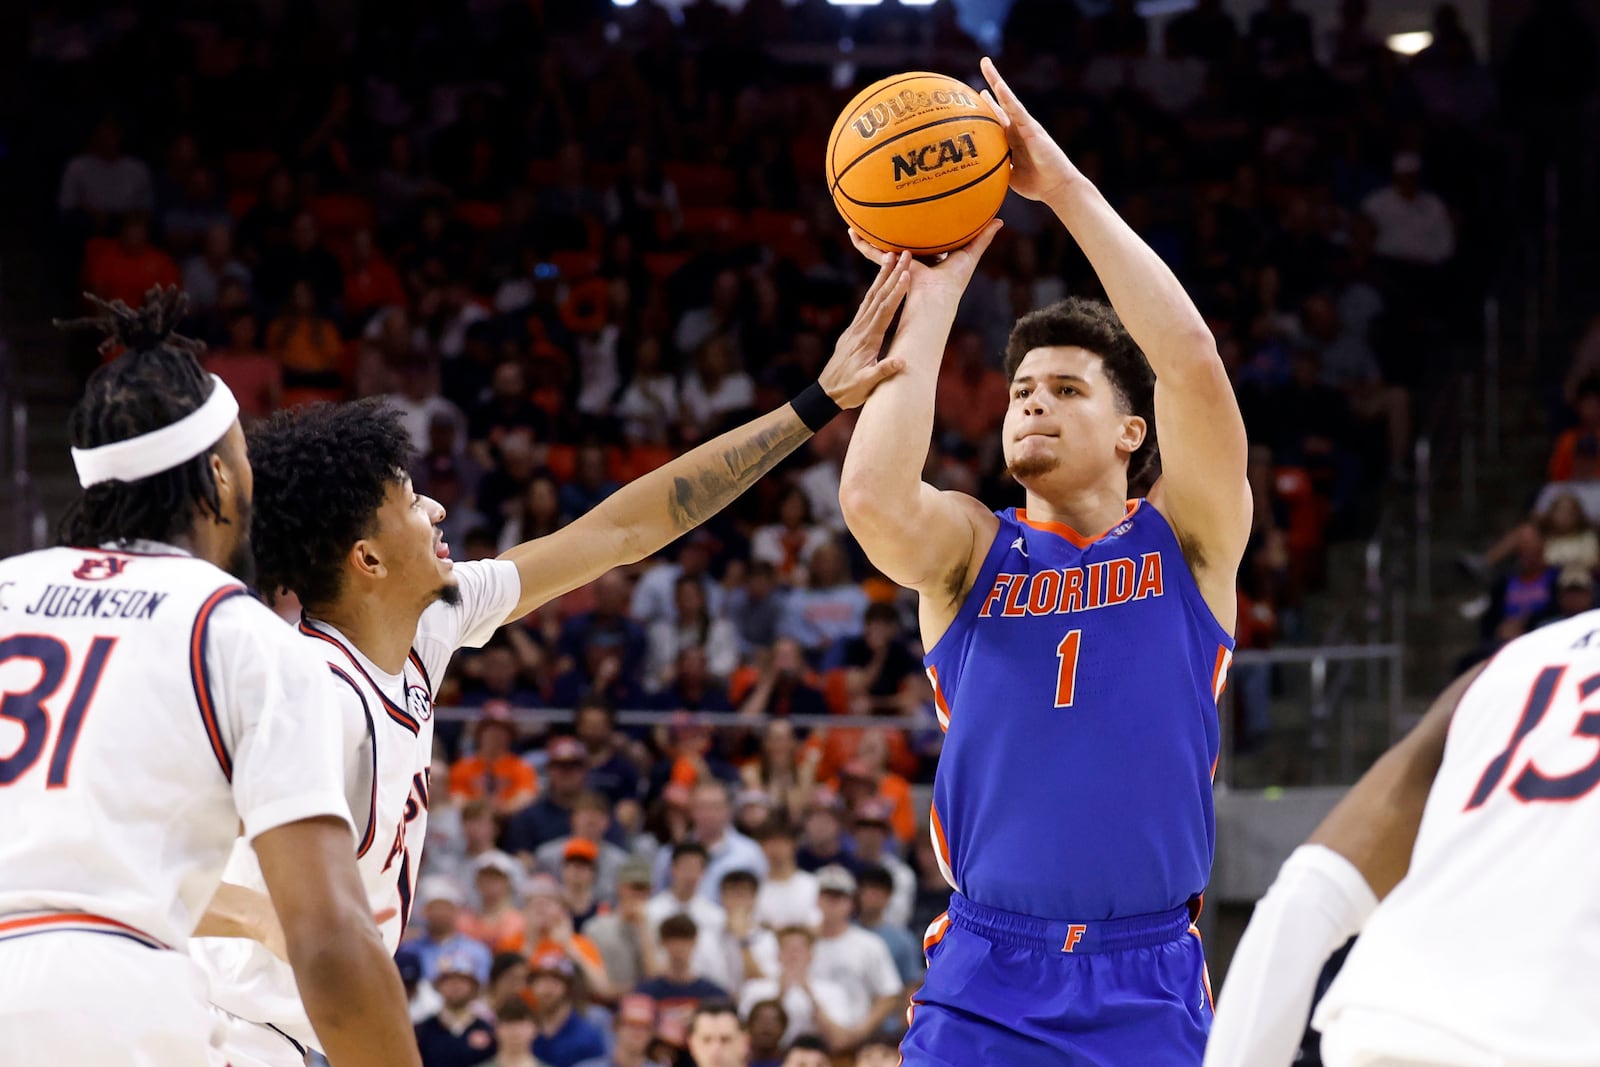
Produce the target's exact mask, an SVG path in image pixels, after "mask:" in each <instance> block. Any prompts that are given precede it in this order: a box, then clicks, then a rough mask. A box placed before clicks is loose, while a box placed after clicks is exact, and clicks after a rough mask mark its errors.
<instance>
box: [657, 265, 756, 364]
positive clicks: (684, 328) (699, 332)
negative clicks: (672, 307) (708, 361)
mask: <svg viewBox="0 0 1600 1067" xmlns="http://www.w3.org/2000/svg"><path fill="white" fill-rule="evenodd" d="M742 295H743V285H742V284H741V283H740V281H739V275H738V273H737V272H736V271H733V270H721V271H718V272H717V275H716V277H715V278H713V279H712V281H711V294H710V297H711V302H710V303H709V304H704V305H701V306H698V307H692V308H690V309H689V310H688V311H685V312H684V313H683V315H682V317H681V318H679V319H678V327H677V330H676V331H675V332H674V333H673V341H674V343H675V344H676V345H677V348H678V351H679V352H683V353H689V352H695V351H703V350H704V346H705V345H706V343H707V342H708V341H710V340H712V339H713V338H715V337H717V336H719V335H724V336H725V335H727V334H730V333H733V332H735V331H736V330H738V328H739V323H738V316H739V308H740V303H741V299H740V298H741V297H742Z"/></svg>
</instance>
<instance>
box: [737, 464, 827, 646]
mask: <svg viewBox="0 0 1600 1067" xmlns="http://www.w3.org/2000/svg"><path fill="white" fill-rule="evenodd" d="M828 539H829V535H828V531H827V530H824V529H823V528H822V527H820V526H818V525H817V524H816V523H814V522H813V521H812V519H811V502H810V499H809V498H808V497H807V496H806V494H805V491H804V490H803V489H801V488H800V487H799V486H794V485H791V486H790V487H789V488H787V489H785V490H784V491H783V495H782V496H780V497H779V498H778V521H777V522H775V523H769V524H768V525H766V526H762V527H760V528H758V529H757V530H756V532H755V534H754V535H753V536H752V537H751V538H750V558H751V560H752V561H754V562H757V563H766V564H768V565H770V566H771V567H772V568H773V572H774V573H775V575H776V577H777V579H778V581H779V582H780V583H781V584H783V585H803V584H805V575H806V570H805V569H806V566H807V565H808V564H809V563H810V562H811V554H812V553H813V552H815V551H816V550H817V548H818V546H820V545H823V544H826V543H827V541H828ZM768 643H770V642H768Z"/></svg>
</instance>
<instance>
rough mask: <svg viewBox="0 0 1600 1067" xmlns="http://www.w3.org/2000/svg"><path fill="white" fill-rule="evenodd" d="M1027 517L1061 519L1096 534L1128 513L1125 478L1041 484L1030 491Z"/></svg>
mask: <svg viewBox="0 0 1600 1067" xmlns="http://www.w3.org/2000/svg"><path fill="white" fill-rule="evenodd" d="M1027 508H1028V520H1029V521H1030V522H1059V523H1061V524H1063V525H1065V526H1069V527H1071V528H1072V529H1073V530H1075V531H1077V533H1078V534H1079V535H1081V536H1083V537H1095V536H1098V535H1099V534H1100V533H1101V532H1103V531H1105V530H1109V529H1111V527H1113V526H1115V525H1116V524H1117V523H1119V522H1121V521H1122V518H1123V516H1124V515H1126V514H1127V512H1128V483H1127V481H1126V480H1125V479H1122V478H1120V477H1119V478H1117V479H1115V480H1114V481H1107V482H1101V483H1097V484H1095V485H1091V486H1082V487H1077V488H1071V489H1063V488H1059V487H1057V486H1039V487H1038V490H1037V491H1036V490H1035V489H1029V490H1028V504H1027Z"/></svg>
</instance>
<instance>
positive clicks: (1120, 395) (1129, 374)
mask: <svg viewBox="0 0 1600 1067" xmlns="http://www.w3.org/2000/svg"><path fill="white" fill-rule="evenodd" d="M1066 347H1071V348H1082V349H1085V350H1087V351H1089V352H1093V353H1094V354H1095V355H1097V356H1099V357H1100V365H1101V368H1102V369H1103V370H1104V371H1105V375H1106V380H1107V381H1109V382H1110V383H1111V388H1112V390H1113V391H1114V392H1115V394H1116V398H1117V406H1118V407H1119V408H1120V409H1121V410H1122V411H1124V412H1126V413H1127V414H1129V415H1137V416H1139V417H1140V418H1141V419H1143V420H1144V426H1145V430H1144V441H1143V442H1142V443H1141V444H1140V445H1139V448H1138V449H1137V450H1136V451H1135V452H1134V453H1133V455H1132V456H1130V457H1128V487H1129V489H1130V491H1132V490H1134V489H1135V488H1148V487H1149V486H1150V485H1151V484H1153V483H1154V482H1155V480H1156V476H1157V475H1158V474H1159V473H1160V469H1161V452H1160V447H1159V446H1158V445H1157V443H1156V374H1155V371H1153V370H1151V369H1150V362H1149V360H1147V359H1145V356H1144V353H1143V352H1141V351H1140V350H1139V346H1138V345H1137V344H1136V343H1134V340H1133V337H1132V336H1131V335H1130V334H1129V333H1128V331H1127V328H1126V327H1124V326H1123V325H1122V320H1121V319H1120V318H1118V317H1117V313H1116V311H1115V310H1113V309H1112V307H1111V305H1110V304H1106V303H1103V302H1101V301H1099V300H1089V299H1086V298H1084V297H1077V296H1074V297H1068V298H1067V299H1066V300H1060V301H1057V302H1056V303H1054V304H1050V305H1048V306H1046V307H1042V308H1039V309H1038V310H1036V311H1030V312H1028V313H1027V314H1026V315H1024V316H1022V318H1020V319H1018V320H1017V324H1016V325H1015V326H1013V327H1012V328H1011V336H1010V338H1009V339H1008V340H1007V341H1006V361H1005V368H1006V380H1007V381H1010V380H1012V379H1013V378H1015V377H1016V376H1017V367H1018V366H1020V365H1021V363H1022V360H1023V357H1024V356H1026V355H1027V354H1028V353H1029V352H1031V351H1033V350H1034V349H1035V348H1066Z"/></svg>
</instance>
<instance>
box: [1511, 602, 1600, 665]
mask: <svg viewBox="0 0 1600 1067" xmlns="http://www.w3.org/2000/svg"><path fill="white" fill-rule="evenodd" d="M1567 660H1571V661H1584V660H1593V661H1594V662H1595V663H1596V664H1600V610H1594V611H1585V612H1581V613H1580V614H1577V615H1574V616H1572V617H1571V618H1570V619H1562V620H1560V621H1558V622H1552V623H1549V624H1547V625H1544V626H1541V627H1539V628H1538V629H1536V630H1533V631H1531V632H1529V633H1526V634H1523V635H1522V636H1521V637H1519V638H1517V639H1516V640H1514V641H1512V642H1511V643H1510V644H1508V645H1506V646H1505V648H1503V649H1501V650H1500V652H1499V654H1498V655H1496V656H1495V658H1494V663H1493V666H1496V667H1498V666H1502V665H1504V666H1520V665H1525V664H1527V663H1530V662H1534V661H1538V662H1542V663H1545V664H1549V663H1552V662H1554V661H1567Z"/></svg>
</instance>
